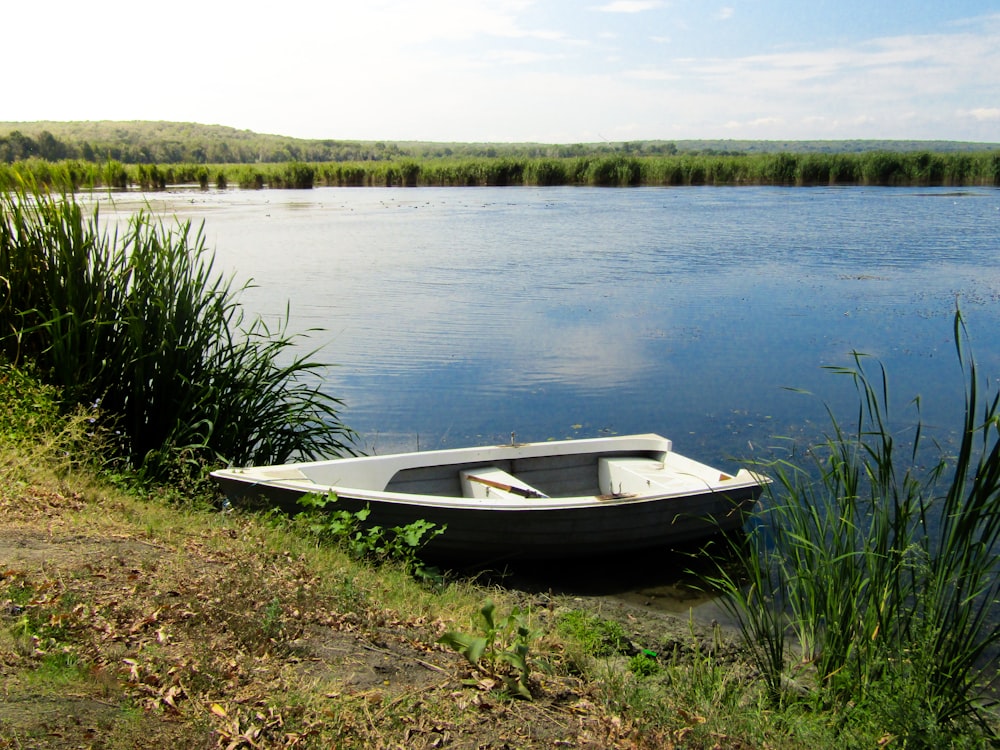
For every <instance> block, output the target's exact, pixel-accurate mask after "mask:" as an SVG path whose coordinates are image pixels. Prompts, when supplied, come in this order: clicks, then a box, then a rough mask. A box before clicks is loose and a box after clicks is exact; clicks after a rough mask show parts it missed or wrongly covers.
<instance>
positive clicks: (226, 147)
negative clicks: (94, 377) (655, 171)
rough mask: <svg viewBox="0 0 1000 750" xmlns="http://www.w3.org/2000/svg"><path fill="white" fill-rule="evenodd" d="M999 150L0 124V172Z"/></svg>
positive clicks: (934, 144)
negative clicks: (27, 166)
mask: <svg viewBox="0 0 1000 750" xmlns="http://www.w3.org/2000/svg"><path fill="white" fill-rule="evenodd" d="M997 149H1000V144H996V143H994V144H982V143H965V142H958V141H873V140H865V141H862V140H841V141H753V140H686V141H659V140H637V141H625V142H610V141H601V142H597V143H574V144H545V143H437V142H422V141H403V142H395V143H394V142H384V141H353V140H333V139H327V140H315V139H314V140H309V139H301V138H290V137H288V136H280V135H268V134H261V133H255V132H252V131H249V130H237V129H236V128H230V127H225V126H221V125H202V124H198V123H178V122H152V121H136V122H113V121H98V122H24V123H4V122H0V164H13V163H15V162H21V161H25V160H29V159H41V160H43V161H47V162H61V161H65V160H73V161H80V162H86V163H92V164H96V163H105V162H108V161H112V162H118V163H120V164H125V165H138V164H145V165H181V164H206V165H212V164H286V163H290V162H304V163H308V164H329V163H372V162H401V161H406V160H415V161H418V162H426V161H427V160H439V159H440V160H452V159H520V160H524V159H576V158H593V157H606V156H620V157H625V158H645V157H667V156H681V155H688V156H719V157H726V156H741V155H760V154H779V153H790V154H798V155H802V154H828V155H829V154H863V153H873V152H900V153H915V152H929V153H932V154H944V153H972V152H981V151H992V150H997Z"/></svg>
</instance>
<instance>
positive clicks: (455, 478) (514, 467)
mask: <svg viewBox="0 0 1000 750" xmlns="http://www.w3.org/2000/svg"><path fill="white" fill-rule="evenodd" d="M212 476H213V477H214V478H215V479H216V481H218V482H219V483H220V484H221V486H222V488H223V490H224V491H225V493H226V495H227V496H228V497H229V499H230V500H231V501H232V502H233V503H234V504H241V505H243V506H247V505H249V506H251V507H275V506H277V507H280V508H282V509H284V510H286V511H288V512H293V513H294V512H296V511H300V510H302V508H301V507H300V506H299V505H298V500H299V499H300V498H301V497H303V496H304V495H306V494H309V493H320V494H324V495H325V494H328V493H332V494H334V495H336V498H337V502H336V505H334V506H333V507H335V508H343V509H345V510H351V511H355V510H359V509H361V508H363V507H365V506H368V507H369V508H370V509H371V514H370V516H369V518H368V522H369V523H375V524H379V525H381V526H383V527H393V526H405V525H407V524H409V523H412V522H413V521H416V520H418V519H425V520H427V521H430V522H432V523H434V524H436V525H438V526H446V527H447V530H446V531H445V532H444V533H443V534H441V535H439V536H437V537H435V538H434V539H433V540H431V542H430V544H429V545H428V547H427V549H426V550H425V552H427V553H429V554H430V555H431V556H437V557H451V558H466V559H468V558H473V559H476V560H480V561H495V560H502V559H510V558H527V559H539V558H550V559H551V558H570V557H579V556H584V555H586V556H590V555H606V554H615V553H624V552H632V551H639V550H643V549H648V548H651V547H660V546H671V545H677V544H680V543H685V542H689V541H692V540H695V539H699V538H702V537H707V536H711V535H713V534H717V533H720V532H724V531H730V530H733V529H738V528H740V527H741V526H742V525H743V522H744V519H745V515H746V513H747V512H748V511H749V510H750V508H752V507H753V505H754V503H755V502H756V500H757V498H758V497H759V496H760V493H761V490H762V488H763V485H764V484H766V483H767V482H769V481H770V480H769V479H767V478H766V477H764V476H761V475H760V474H757V473H754V472H751V471H748V470H746V469H740V470H739V471H738V472H737V473H736V474H728V473H726V472H723V471H720V470H719V469H713V468H712V467H710V466H706V465H705V464H702V463H698V462H697V461H693V460H691V459H689V458H685V457H684V456H681V455H679V454H677V453H674V451H673V448H672V445H671V442H670V440H668V439H666V438H664V437H660V436H659V435H652V434H648V435H629V436H617V437H608V438H594V439H587V440H563V441H550V442H544V443H511V444H508V445H494V446H484V447H479V448H458V449H453V450H434V451H418V452H415V453H399V454H394V455H386V456H362V457H357V458H337V459H331V460H328V461H312V462H302V463H292V464H285V465H280V466H257V467H249V468H242V469H239V468H233V469H226V470H220V471H215V472H212Z"/></svg>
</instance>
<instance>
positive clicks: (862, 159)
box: [0, 151, 1000, 191]
mask: <svg viewBox="0 0 1000 750" xmlns="http://www.w3.org/2000/svg"><path fill="white" fill-rule="evenodd" d="M26 179H27V180H30V181H31V182H33V183H34V184H38V185H43V186H46V187H51V188H54V189H58V190H64V191H75V190H81V189H96V188H102V189H113V190H124V189H128V188H141V189H143V190H163V189H166V188H167V187H168V186H169V185H181V184H187V185H191V184H194V185H199V186H201V187H202V188H205V189H208V188H211V187H215V188H226V187H234V186H238V187H240V188H246V189H260V188H264V187H269V188H294V189H308V188H312V187H315V186H328V187H426V186H441V187H463V186H468V187H475V186H507V185H511V186H519V185H520V186H525V185H527V186H546V185H589V186H600V187H632V186H639V185H646V186H683V185H781V186H813V185H865V186H875V185H877V186H899V187H925V186H950V187H972V186H998V185H1000V151H993V152H976V153H966V152H963V153H935V152H926V151H925V152H912V153H911V152H906V153H902V152H899V153H897V152H884V151H875V152H866V153H830V154H816V153H809V154H797V153H776V154H741V155H704V154H677V155H669V156H626V155H595V156H581V157H567V158H556V157H553V158H548V157H544V158H542V157H539V158H536V157H511V156H501V157H495V158H487V157H484V158H433V159H400V160H383V161H359V162H323V163H306V162H286V163H280V164H256V165H248V164H166V165H157V164H122V163H120V162H117V161H107V162H103V163H94V162H87V161H82V160H65V161H60V162H49V161H45V160H42V159H34V158H33V159H27V160H24V161H18V162H14V163H12V164H3V165H0V189H11V188H13V187H16V186H17V185H18V184H20V183H22V182H23V181H24V180H26Z"/></svg>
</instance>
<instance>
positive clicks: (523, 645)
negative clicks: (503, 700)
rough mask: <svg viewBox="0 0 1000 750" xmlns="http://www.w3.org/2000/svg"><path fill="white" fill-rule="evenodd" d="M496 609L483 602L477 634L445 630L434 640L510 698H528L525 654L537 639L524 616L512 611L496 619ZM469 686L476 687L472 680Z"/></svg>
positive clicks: (519, 612) (526, 654)
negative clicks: (472, 667)
mask: <svg viewBox="0 0 1000 750" xmlns="http://www.w3.org/2000/svg"><path fill="white" fill-rule="evenodd" d="M495 610H496V606H495V605H494V603H493V601H492V600H491V599H487V600H486V602H485V603H484V604H483V606H482V608H481V609H480V610H479V617H478V624H479V629H480V632H479V633H478V634H471V633H461V632H458V631H449V632H447V633H445V634H444V635H443V636H441V637H440V638H439V639H438V643H443V644H444V645H446V646H449V647H451V648H452V649H454V650H455V651H457V652H458V653H460V654H462V656H464V657H465V658H466V659H468V660H469V662H470V663H471V664H472V665H473V666H474V667H476V668H477V669H480V670H482V671H483V672H485V673H486V674H487V675H488V676H489V677H490V678H492V679H496V680H499V681H500V682H501V683H502V684H503V685H504V687H505V688H506V690H507V691H508V692H509V693H510V694H511V695H513V696H517V697H520V698H527V699H529V700H530V699H531V697H532V696H531V687H530V683H529V678H530V671H531V670H530V665H529V663H528V655H529V652H530V650H531V644H532V642H533V641H534V640H535V639H537V638H538V637H539V633H538V632H537V631H534V630H532V629H531V628H530V627H529V624H528V615H527V613H525V612H523V611H522V610H521V609H519V608H514V609H513V610H512V611H511V613H510V614H509V615H507V617H505V618H503V619H500V620H498V619H497V618H496V617H495V616H494V613H495ZM471 684H480V683H479V681H476V680H473V681H472V682H471Z"/></svg>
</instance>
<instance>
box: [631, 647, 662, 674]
mask: <svg viewBox="0 0 1000 750" xmlns="http://www.w3.org/2000/svg"><path fill="white" fill-rule="evenodd" d="M628 671H629V672H631V673H632V674H634V675H635V676H637V677H652V676H653V675H654V674H658V673H659V672H660V662H659V660H658V659H657V658H656V652H655V651H650V650H649V649H643V650H642V651H640V652H639V653H638V654H635V655H634V656H632V657H631V658H630V659H629V660H628Z"/></svg>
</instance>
